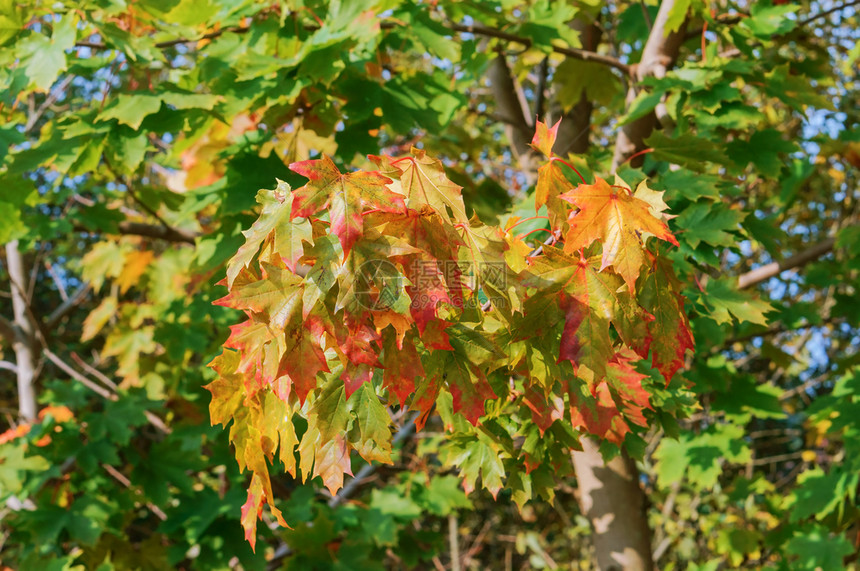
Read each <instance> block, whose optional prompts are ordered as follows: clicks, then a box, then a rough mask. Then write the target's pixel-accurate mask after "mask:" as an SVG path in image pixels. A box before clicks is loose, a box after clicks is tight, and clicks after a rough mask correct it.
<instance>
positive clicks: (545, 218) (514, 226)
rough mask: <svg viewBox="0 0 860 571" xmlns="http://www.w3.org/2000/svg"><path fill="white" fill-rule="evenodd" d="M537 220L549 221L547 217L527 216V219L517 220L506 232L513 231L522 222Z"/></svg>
mask: <svg viewBox="0 0 860 571" xmlns="http://www.w3.org/2000/svg"><path fill="white" fill-rule="evenodd" d="M539 219H543V220H549V216H529V217H528V218H523V219H522V220H517V221H516V223H514V225H513V226H511V227H510V228H508V230H513V229H514V228H516V227H517V226H519V225H520V224H522V223H523V222H529V221H531V220H539Z"/></svg>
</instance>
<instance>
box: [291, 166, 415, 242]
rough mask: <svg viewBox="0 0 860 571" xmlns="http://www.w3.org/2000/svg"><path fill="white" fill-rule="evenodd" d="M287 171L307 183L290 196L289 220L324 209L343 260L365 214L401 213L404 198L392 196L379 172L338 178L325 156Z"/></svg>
mask: <svg viewBox="0 0 860 571" xmlns="http://www.w3.org/2000/svg"><path fill="white" fill-rule="evenodd" d="M290 169H291V170H293V171H295V172H297V173H299V174H300V175H302V176H305V177H307V178H308V179H310V181H309V182H308V183H307V184H306V185H305V186H303V187H301V188H299V189H296V190H295V191H294V192H293V206H292V213H291V216H292V218H295V217H297V216H301V217H303V218H307V217H308V216H311V215H313V214H316V213H318V212H320V211H322V210H324V209H326V208H328V211H329V217H330V219H331V231H332V233H334V235H335V236H337V237H338V239H339V240H340V244H341V246H342V247H343V253H344V256H348V255H349V251H350V250H351V249H352V245H353V244H355V242H356V241H357V240H358V239H359V238H360V237H361V236H362V234H363V233H364V219H363V216H362V215H363V214H364V212H365V211H367V210H370V209H374V210H381V211H382V212H402V211H403V209H404V208H405V206H404V204H403V197H402V196H400V195H398V194H395V193H393V192H391V191H390V190H389V189H388V188H387V187H386V185H387V184H389V183H390V182H391V180H390V179H389V178H387V177H384V176H382V175H381V174H379V173H378V172H361V171H359V172H353V173H348V174H341V172H340V171H339V170H338V169H337V167H336V166H335V164H334V163H333V162H332V160H331V159H330V158H328V156H325V155H323V158H322V159H315V160H310V161H302V162H299V163H293V164H291V165H290Z"/></svg>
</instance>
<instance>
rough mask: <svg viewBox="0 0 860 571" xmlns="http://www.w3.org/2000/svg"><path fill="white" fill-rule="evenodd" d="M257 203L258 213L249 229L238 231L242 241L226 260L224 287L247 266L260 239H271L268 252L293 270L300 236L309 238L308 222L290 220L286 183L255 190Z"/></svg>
mask: <svg viewBox="0 0 860 571" xmlns="http://www.w3.org/2000/svg"><path fill="white" fill-rule="evenodd" d="M257 203H258V204H260V205H261V206H262V207H263V210H262V212H260V216H259V217H258V218H257V220H256V221H255V222H254V223H253V224H252V225H251V228H250V229H249V230H245V231H243V232H242V234H243V235H244V236H245V243H244V244H242V245H241V246H240V247H239V250H238V251H237V252H236V254H235V255H234V256H233V257H232V258H230V261H229V262H227V287H228V288H229V287H232V286H233V281H234V280H235V279H236V276H238V275H239V272H240V271H241V270H242V268H247V267H248V265H249V264H250V263H251V261H252V260H253V259H254V256H256V255H257V253H258V252H259V251H260V246H261V245H262V244H263V242H265V241H267V240H271V248H272V250H271V254H272V255H273V256H277V257H278V259H281V260H283V262H284V263H285V264H286V265H287V267H288V268H290V269H291V270H295V269H296V266H295V263H296V261H297V260H298V258H299V256H300V255H301V253H302V249H301V243H302V240H310V238H311V225H310V224H309V223H308V222H307V221H304V220H303V221H292V222H291V216H292V204H293V195H292V192H291V191H290V185H288V184H287V183H285V182H283V181H281V180H279V181H278V187H277V188H276V189H275V190H267V189H261V190H260V191H259V192H257ZM264 258H265V257H264Z"/></svg>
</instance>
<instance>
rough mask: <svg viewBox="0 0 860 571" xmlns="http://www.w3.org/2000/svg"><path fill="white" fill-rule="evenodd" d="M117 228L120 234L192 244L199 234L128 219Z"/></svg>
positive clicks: (82, 229) (78, 226)
mask: <svg viewBox="0 0 860 571" xmlns="http://www.w3.org/2000/svg"><path fill="white" fill-rule="evenodd" d="M117 229H118V230H119V233H120V234H124V235H127V236H143V237H144V238H155V239H158V240H165V241H167V242H178V243H185V244H194V239H195V238H197V236H199V234H197V233H195V232H189V231H188V230H182V229H179V228H173V227H170V228H165V227H164V226H162V225H160V224H145V223H143V222H130V221H128V220H126V221H124V222H120V223H119V224H118V227H117ZM75 230H77V231H78V232H89V233H93V232H94V231H93V230H91V229H89V228H86V227H84V226H80V225H76V226H75Z"/></svg>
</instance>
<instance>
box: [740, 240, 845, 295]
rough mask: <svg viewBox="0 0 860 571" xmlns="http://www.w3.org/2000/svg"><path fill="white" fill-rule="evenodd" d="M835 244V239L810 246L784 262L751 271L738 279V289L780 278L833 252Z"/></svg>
mask: <svg viewBox="0 0 860 571" xmlns="http://www.w3.org/2000/svg"><path fill="white" fill-rule="evenodd" d="M835 243H836V240H835V239H833V238H828V239H826V240H824V241H823V242H819V243H818V244H815V245H813V246H810V247H809V248H807V249H806V250H804V251H802V252H800V253H797V254H795V255H793V256H791V257H790V258H786V259H785V260H782V261H781V262H771V263H770V264H767V265H764V266H762V267H760V268H756V269H754V270H750V271H749V272H747V273H745V274H742V275H741V276H740V277H739V278H738V289H746V288H749V287H753V286H755V285H758V284H760V283H761V282H763V281H765V280H768V279H770V278H772V277H774V276H778V275H779V274H781V273H782V272H784V271H787V270H793V269H795V268H799V267H802V266H804V265H806V264H808V263H809V262H812V261H814V260H817V259H818V258H820V257H821V256H824V255H825V254H828V253H830V252H831V251H833V246H834V244H835Z"/></svg>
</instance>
